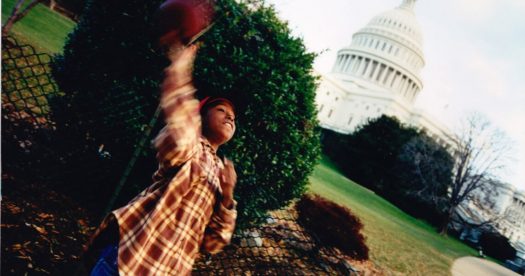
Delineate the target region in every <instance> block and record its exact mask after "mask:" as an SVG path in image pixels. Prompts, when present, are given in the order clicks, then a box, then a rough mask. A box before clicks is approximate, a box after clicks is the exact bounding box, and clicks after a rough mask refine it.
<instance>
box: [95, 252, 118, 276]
mask: <svg viewBox="0 0 525 276" xmlns="http://www.w3.org/2000/svg"><path fill="white" fill-rule="evenodd" d="M117 256H118V245H109V246H106V247H105V248H104V250H102V253H101V254H100V258H99V259H98V261H97V263H96V264H95V266H94V267H93V269H92V270H91V274H90V275H91V276H118V264H117Z"/></svg>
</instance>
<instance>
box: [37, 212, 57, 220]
mask: <svg viewBox="0 0 525 276" xmlns="http://www.w3.org/2000/svg"><path fill="white" fill-rule="evenodd" d="M38 217H40V218H42V219H46V218H49V217H51V218H52V217H53V215H51V214H46V213H40V214H38Z"/></svg>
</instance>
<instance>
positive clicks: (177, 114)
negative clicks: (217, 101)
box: [153, 79, 201, 169]
mask: <svg viewBox="0 0 525 276" xmlns="http://www.w3.org/2000/svg"><path fill="white" fill-rule="evenodd" d="M166 83H168V85H167V84H166ZM162 90H163V91H162V95H163V97H162V98H161V101H160V105H161V107H162V110H163V111H164V115H165V120H166V126H165V127H164V128H163V129H162V130H161V131H160V133H159V134H158V136H157V137H156V138H155V139H154V140H153V145H154V146H155V148H156V150H157V160H158V161H159V164H160V166H161V167H163V168H164V169H170V168H172V167H177V166H179V165H181V164H182V163H184V162H186V161H187V160H189V159H190V158H191V156H193V155H194V154H195V153H196V151H197V149H198V144H199V141H198V137H199V135H200V131H201V130H200V128H201V118H200V114H199V112H198V104H199V103H198V101H197V100H196V99H195V97H194V93H195V88H194V87H193V85H191V84H186V85H184V86H182V87H177V88H173V87H172V86H171V85H169V79H167V80H165V83H164V84H163V87H162ZM166 90H168V91H166ZM166 92H168V93H166Z"/></svg>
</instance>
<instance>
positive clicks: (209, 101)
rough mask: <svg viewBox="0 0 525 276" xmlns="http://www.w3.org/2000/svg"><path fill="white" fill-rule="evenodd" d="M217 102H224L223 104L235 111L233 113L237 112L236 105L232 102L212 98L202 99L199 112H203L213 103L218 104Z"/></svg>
mask: <svg viewBox="0 0 525 276" xmlns="http://www.w3.org/2000/svg"><path fill="white" fill-rule="evenodd" d="M216 102H223V103H226V104H228V105H229V106H231V108H232V109H233V112H235V105H234V104H233V103H232V102H231V101H230V100H228V99H226V98H221V97H210V96H208V97H206V98H204V99H202V100H201V101H200V102H199V112H202V111H203V109H204V108H205V107H207V106H209V105H211V104H212V103H216Z"/></svg>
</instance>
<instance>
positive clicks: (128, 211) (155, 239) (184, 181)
mask: <svg viewBox="0 0 525 276" xmlns="http://www.w3.org/2000/svg"><path fill="white" fill-rule="evenodd" d="M163 89H170V88H169V86H166V85H165V86H164V87H163ZM194 91H195V89H194V88H193V87H192V86H191V85H186V86H185V87H182V88H177V89H174V90H173V91H171V92H170V93H169V94H168V96H167V97H163V98H162V99H161V106H162V107H163V110H164V113H165V115H166V126H165V127H164V128H163V129H162V130H161V131H160V133H159V134H158V136H157V137H156V138H155V139H154V141H153V143H154V146H155V147H156V149H157V159H158V161H159V169H158V170H157V172H155V174H154V175H153V180H154V183H153V184H152V185H151V186H150V187H148V188H147V189H145V190H144V191H143V192H142V193H140V194H139V195H138V196H137V197H135V198H134V199H133V200H132V201H131V202H129V203H128V204H127V205H126V206H124V207H122V208H119V209H117V210H115V211H113V212H112V215H113V216H114V218H116V221H117V222H118V226H119V235H120V239H119V248H118V269H119V273H120V275H186V274H190V272H191V270H192V265H193V262H194V260H195V258H196V256H197V255H198V252H199V250H200V249H203V250H205V251H207V252H210V253H216V252H218V251H220V250H221V249H222V248H223V247H224V246H225V245H226V244H228V243H229V242H230V239H231V236H232V233H233V230H234V227H235V220H236V217H237V212H236V210H235V205H236V203H234V207H233V208H232V209H227V208H226V207H225V206H223V205H222V204H221V199H222V197H221V194H222V190H221V186H220V180H219V176H220V170H222V169H223V168H224V164H223V163H222V161H221V160H220V158H218V157H217V155H216V153H215V151H214V149H213V148H212V147H211V145H210V144H209V142H208V141H207V140H206V138H204V137H202V136H201V118H200V115H199V113H198V109H197V108H198V101H197V100H196V99H195V98H194V95H193V94H194ZM163 94H164V95H165V94H167V93H163ZM103 225H104V223H103ZM101 228H103V227H101Z"/></svg>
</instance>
